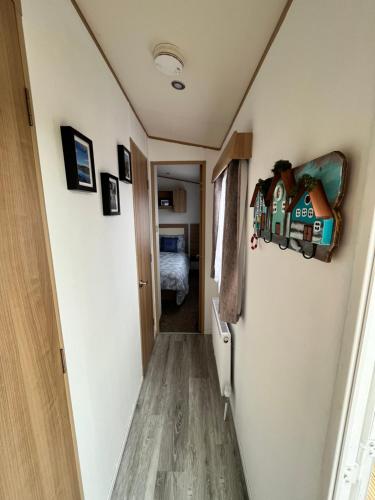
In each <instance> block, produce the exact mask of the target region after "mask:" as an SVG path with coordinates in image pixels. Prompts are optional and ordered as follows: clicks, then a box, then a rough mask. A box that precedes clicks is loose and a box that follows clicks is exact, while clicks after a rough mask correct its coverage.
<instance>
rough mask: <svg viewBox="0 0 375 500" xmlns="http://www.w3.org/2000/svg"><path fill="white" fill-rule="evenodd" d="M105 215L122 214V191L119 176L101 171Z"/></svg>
mask: <svg viewBox="0 0 375 500" xmlns="http://www.w3.org/2000/svg"><path fill="white" fill-rule="evenodd" d="M100 180H101V183H102V201H103V215H120V213H121V212H120V192H119V183H118V178H117V177H115V176H114V175H112V174H107V173H106V172H101V174H100Z"/></svg>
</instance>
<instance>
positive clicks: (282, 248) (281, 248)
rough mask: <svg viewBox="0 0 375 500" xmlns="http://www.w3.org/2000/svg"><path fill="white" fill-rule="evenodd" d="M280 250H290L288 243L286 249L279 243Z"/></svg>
mask: <svg viewBox="0 0 375 500" xmlns="http://www.w3.org/2000/svg"><path fill="white" fill-rule="evenodd" d="M279 248H280V250H288V248H289V246H288V243H287V244H286V247H282V246H281V243H279Z"/></svg>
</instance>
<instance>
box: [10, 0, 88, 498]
mask: <svg viewBox="0 0 375 500" xmlns="http://www.w3.org/2000/svg"><path fill="white" fill-rule="evenodd" d="M19 15H20V14H19V13H18V11H15V7H14V4H13V2H12V1H11V0H0V193H1V196H0V227H1V236H0V404H1V406H0V498H2V499H9V500H18V499H19V500H51V499H61V500H67V499H69V500H71V499H73V500H74V499H79V498H81V493H80V483H79V479H78V471H77V465H76V459H75V451H74V444H73V436H72V429H71V425H70V419H69V410H68V401H67V395H66V391H65V381H64V374H63V370H62V362H61V356H60V342H59V330H58V319H57V311H56V309H55V305H54V289H53V281H52V275H51V269H50V266H49V253H48V252H49V247H48V243H47V235H46V233H45V230H44V228H45V227H46V225H45V213H44V204H43V201H42V200H41V198H40V196H41V194H40V193H41V192H42V191H41V181H40V172H39V167H38V165H37V164H36V160H35V158H36V156H34V155H35V150H34V147H33V139H32V132H31V126H30V124H29V123H30V122H29V118H28V113H27V106H26V101H25V86H26V83H25V78H27V76H26V77H25V75H26V72H25V73H24V72H23V71H24V70H23V65H22V53H21V47H22V49H23V48H24V46H23V37H22V32H21V28H20V31H19V32H18V26H19V27H20V26H21V22H20V17H19ZM42 207H43V208H42Z"/></svg>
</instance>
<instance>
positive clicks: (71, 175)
mask: <svg viewBox="0 0 375 500" xmlns="http://www.w3.org/2000/svg"><path fill="white" fill-rule="evenodd" d="M60 128H61V139H62V146H63V152H64V162H65V173H66V182H67V187H68V189H78V190H81V191H92V192H94V193H95V192H96V178H95V163H94V150H93V147H92V141H91V139H89V138H88V137H86V136H84V135H83V134H81V132H78V130H75V129H74V128H73V127H67V126H63V127H60Z"/></svg>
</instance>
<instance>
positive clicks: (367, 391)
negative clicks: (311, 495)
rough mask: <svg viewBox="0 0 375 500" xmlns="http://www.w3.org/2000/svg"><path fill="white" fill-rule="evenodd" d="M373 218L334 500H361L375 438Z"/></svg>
mask: <svg viewBox="0 0 375 500" xmlns="http://www.w3.org/2000/svg"><path fill="white" fill-rule="evenodd" d="M374 283H375V215H374V217H373V224H372V230H371V237H370V245H369V250H368V255H367V262H366V270H365V275H364V280H363V287H362V296H361V306H360V315H359V318H358V323H357V324H358V327H359V328H360V336H359V339H358V350H357V352H356V360H355V367H354V372H353V376H352V378H351V387H350V402H349V406H348V411H347V414H346V419H345V431H344V437H343V441H342V444H341V453H340V461H339V465H338V469H337V474H336V480H335V488H334V494H333V499H334V500H354V499H355V500H357V499H358V500H359V499H361V500H362V499H363V498H364V494H365V492H366V488H367V479H368V477H369V472H370V470H371V463H372V460H373V458H372V457H371V446H372V445H373V444H374V443H373V442H372V440H373V438H375V428H374V425H373V418H372V416H371V415H372V414H373V411H374V403H375V400H374V395H375V382H374V367H375V284H374Z"/></svg>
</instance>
